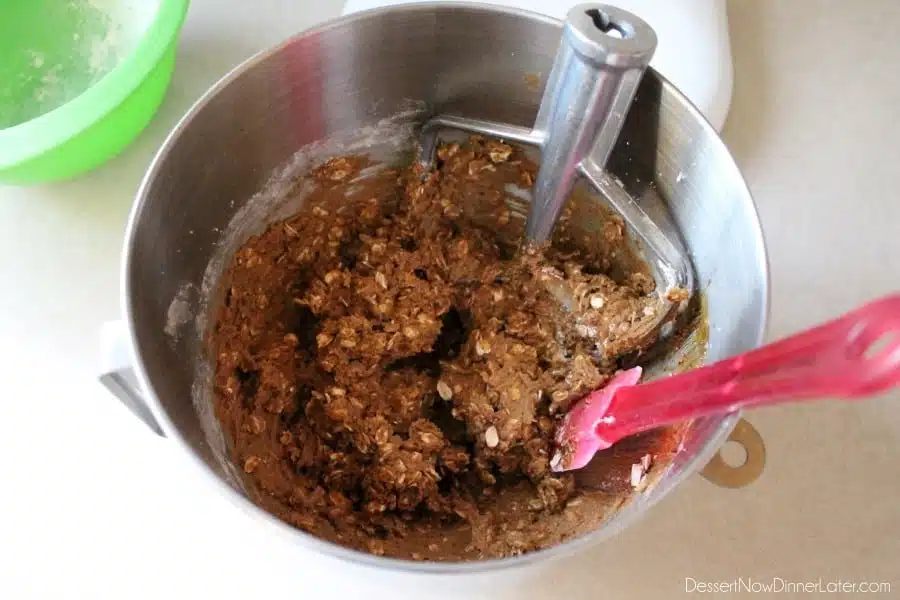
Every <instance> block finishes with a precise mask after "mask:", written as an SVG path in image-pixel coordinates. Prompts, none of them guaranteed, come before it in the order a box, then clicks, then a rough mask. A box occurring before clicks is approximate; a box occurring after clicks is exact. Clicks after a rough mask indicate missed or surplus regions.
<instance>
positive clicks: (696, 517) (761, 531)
mask: <svg viewBox="0 0 900 600" xmlns="http://www.w3.org/2000/svg"><path fill="white" fill-rule="evenodd" d="M300 4H301V3H299V2H296V1H295V0H265V1H259V2H241V1H239V0H230V1H228V2H226V1H225V0H195V1H194V2H193V3H192V6H191V11H190V14H189V17H188V21H187V24H186V26H185V29H184V32H183V37H182V41H181V46H180V49H179V56H178V65H177V69H176V74H175V79H174V81H173V84H172V88H171V90H170V93H169V95H168V97H167V99H166V101H165V103H164V105H163V107H162V109H161V112H160V113H159V115H158V116H157V118H156V120H155V121H154V122H153V123H152V124H151V126H150V128H149V129H148V130H147V131H146V132H145V133H144V134H143V135H142V136H141V137H140V139H139V140H138V141H137V142H136V143H135V144H134V145H133V146H131V147H130V148H129V149H128V150H127V151H126V152H125V153H124V154H123V155H122V156H120V157H119V158H117V159H115V160H114V161H112V162H111V163H109V164H108V165H106V166H104V167H103V168H101V169H99V170H98V171H96V172H94V173H92V174H90V175H88V176H86V177H83V178H81V179H79V180H76V181H72V182H68V183H63V184H55V185H49V186H42V187H34V188H12V187H2V186H0V257H2V258H0V282H2V283H0V286H2V287H0V360H2V363H3V365H2V379H3V383H4V384H5V385H4V387H3V390H4V394H3V398H2V401H0V402H2V404H0V457H2V458H3V462H4V468H3V493H2V495H0V539H2V540H3V543H2V547H3V549H4V558H3V560H2V561H0V598H10V599H18V598H91V599H99V598H115V599H117V600H118V599H122V598H129V599H135V600H136V599H140V598H193V597H197V598H213V597H215V598H222V599H225V598H249V597H254V598H266V597H271V598H274V597H276V596H277V597H281V596H284V594H285V593H287V594H291V597H300V596H307V597H323V596H326V595H327V597H336V598H344V597H347V598H350V597H353V598H356V597H361V595H362V593H363V590H366V587H367V586H365V585H364V583H363V576H362V575H361V574H360V573H359V572H357V571H355V570H352V569H349V568H348V567H346V566H344V565H341V564H337V563H333V562H330V561H326V560H324V559H321V558H317V557H314V556H311V555H298V554H296V553H294V554H288V553H287V552H286V551H285V550H284V548H283V547H281V546H280V545H279V543H274V545H272V546H264V545H263V541H264V533H262V532H260V531H258V530H256V529H255V528H254V527H253V526H252V523H251V522H250V521H249V520H248V519H246V518H245V517H244V516H243V515H242V514H241V513H239V512H237V510H236V509H234V508H233V507H232V506H231V505H229V504H227V503H226V501H224V500H222V499H221V498H219V497H217V496H215V495H213V494H211V493H209V491H208V489H207V488H206V487H205V486H201V485H200V484H198V483H195V482H194V480H193V477H192V472H191V471H190V469H189V468H188V467H187V466H185V465H182V464H181V463H180V462H179V460H178V458H179V457H178V456H177V455H176V453H175V448H174V447H172V446H171V445H170V444H168V443H167V441H166V440H164V439H162V438H157V437H155V436H153V435H152V434H151V433H150V432H149V431H148V430H147V429H146V428H145V427H144V426H143V425H142V424H141V423H139V422H138V421H137V420H136V419H134V418H133V417H132V416H131V414H130V413H128V412H127V411H126V410H125V409H124V408H123V407H122V406H120V405H119V404H118V403H117V401H116V400H115V399H114V398H112V397H111V396H110V395H109V394H107V393H106V392H105V390H103V389H102V388H101V387H100V386H99V384H97V383H96V382H94V381H93V375H94V372H95V357H96V343H95V340H96V332H97V329H98V327H99V325H100V324H101V323H102V322H104V321H107V320H110V319H115V318H117V316H118V312H119V309H118V287H119V284H118V260H119V259H118V255H119V250H120V247H121V242H122V233H123V226H124V223H125V219H126V216H127V213H128V210H129V207H130V204H131V200H132V196H133V193H134V191H135V189H136V187H137V185H138V182H139V180H140V178H141V176H142V174H143V171H144V169H145V168H146V166H147V164H148V162H149V160H150V158H151V156H152V155H153V153H154V151H155V149H156V148H157V147H158V145H159V144H160V142H161V141H162V139H163V137H164V136H165V135H166V132H167V131H168V130H169V129H170V127H171V126H172V125H173V124H174V123H175V121H176V120H177V119H178V118H179V117H180V115H182V114H183V113H184V112H185V110H187V108H188V107H189V105H190V104H191V103H192V102H193V101H194V100H195V99H196V98H197V97H199V96H200V94H201V93H202V92H203V91H204V90H205V89H206V88H207V87H208V86H209V85H210V84H212V83H213V82H214V81H215V80H216V79H217V78H218V77H219V76H221V75H222V74H224V73H225V72H227V71H228V70H229V69H230V68H231V67H232V66H234V65H235V64H237V63H238V62H240V61H241V60H242V59H244V58H246V57H248V56H249V55H251V54H252V53H254V52H255V51H257V50H260V49H262V48H264V47H267V46H270V45H271V44H273V43H275V42H277V41H280V40H282V39H284V38H285V37H287V36H289V35H290V34H292V33H294V32H296V31H299V30H301V29H303V28H305V27H307V26H308V25H310V24H312V23H313V22H315V21H317V20H321V19H323V18H326V17H328V16H331V15H334V14H337V13H338V12H339V10H338V8H337V7H335V8H322V7H321V5H324V4H325V3H323V2H320V3H317V2H312V1H309V2H304V3H303V8H300V6H299V5H300ZM335 4H337V3H335ZM317 5H318V8H312V7H314V6H317ZM864 6H865V10H862V7H861V6H859V5H857V4H855V3H849V2H844V3H840V2H836V1H826V0H819V1H813V0H803V1H798V2H786V1H783V0H766V1H760V0H740V1H732V2H730V4H729V9H730V22H731V34H732V43H733V54H734V61H735V88H734V100H733V105H732V111H731V114H730V117H729V122H728V125H727V127H726V131H725V138H726V140H727V142H728V144H729V145H730V147H731V148H732V150H733V152H734V154H735V156H736V158H737V160H738V162H739V164H740V165H741V167H742V169H743V170H744V173H745V175H746V177H747V180H748V182H749V183H750V186H751V188H752V190H753V192H754V195H755V198H756V201H757V203H758V206H759V210H760V214H761V217H762V221H763V226H764V230H765V234H766V239H767V242H768V247H769V251H770V255H771V267H772V299H773V307H772V322H771V334H772V335H773V336H776V337H777V336H781V335H784V334H787V333H790V332H792V331H795V330H798V329H800V328H802V327H805V326H809V325H812V324H814V323H815V322H816V321H819V320H823V319H826V318H829V317H832V316H836V315H837V314H838V313H841V312H843V311H845V310H848V309H850V308H853V307H854V306H855V305H857V304H859V303H861V302H863V301H865V300H867V299H870V298H873V297H875V296H878V295H880V294H884V293H887V292H891V291H895V290H897V289H900V269H898V268H897V267H896V266H891V262H893V260H895V259H896V257H897V256H900V234H898V232H900V225H898V223H900V194H898V192H897V190H896V185H895V177H896V173H897V170H898V167H897V157H896V152H895V151H894V150H895V148H896V147H897V140H898V139H900V118H898V114H897V111H898V107H900V80H898V79H897V77H896V67H897V65H898V64H900V44H897V43H896V35H895V32H896V31H897V29H898V27H900V3H897V2H894V1H893V0H881V1H875V0H870V1H869V2H866V3H865V5H864ZM750 420H751V421H752V422H753V423H754V424H755V425H756V426H757V427H758V429H759V430H760V432H761V433H762V435H763V437H764V439H765V442H766V446H767V449H768V464H767V466H766V469H765V472H764V473H763V475H762V477H761V478H760V479H759V480H758V481H757V482H755V483H754V484H752V485H751V486H749V487H747V488H744V489H740V490H732V491H727V490H723V489H719V488H716V487H714V486H712V485H710V484H709V483H707V482H706V481H704V480H703V479H702V478H700V477H695V478H692V479H691V480H689V481H688V482H687V483H686V484H685V485H683V486H682V487H681V488H680V489H679V490H677V491H676V492H674V493H673V494H672V496H670V497H669V498H668V499H667V500H666V501H664V502H662V503H661V504H660V505H659V506H658V507H657V508H655V509H654V510H653V511H651V513H650V514H649V515H648V516H647V518H645V519H644V520H643V521H641V522H640V523H639V524H637V525H635V526H634V527H632V528H631V529H629V530H627V531H626V532H624V533H623V534H622V535H620V536H619V537H617V538H616V539H615V541H613V542H611V543H608V544H606V545H605V546H602V547H600V548H597V549H595V550H594V551H592V552H590V553H587V554H584V555H582V556H580V557H578V558H577V559H575V560H573V561H571V562H569V563H566V564H565V565H554V566H552V567H549V568H547V569H545V570H542V571H540V572H537V573H535V578H534V579H532V580H530V581H528V582H525V583H523V584H522V585H520V586H518V587H510V586H505V585H499V584H491V585H488V584H484V585H482V587H481V588H480V589H475V590H474V591H471V590H470V593H467V594H466V597H467V598H473V599H474V598H492V599H494V600H500V599H502V598H518V599H520V600H524V599H529V598H549V597H560V598H571V599H573V600H580V599H582V598H584V599H588V598H591V599H592V600H596V599H599V598H601V597H610V598H619V597H622V598H624V597H628V598H648V599H649V598H671V597H675V596H676V595H678V594H682V593H684V590H685V579H686V578H693V579H694V580H697V581H712V580H733V579H736V578H738V577H744V578H748V577H753V578H757V580H759V581H766V582H769V581H771V580H772V578H773V577H780V578H783V579H784V580H792V581H817V580H818V579H820V578H821V579H822V580H824V581H830V580H838V579H841V580H844V581H848V582H858V581H887V582H891V583H892V585H893V589H892V593H891V594H885V595H884V596H885V597H896V596H895V595H896V594H900V567H898V565H900V507H898V502H897V498H898V497H900V478H898V476H897V474H898V467H897V465H898V463H900V395H898V394H897V393H893V394H890V395H887V396H885V397H882V398H879V399H875V400H872V401H868V402H864V403H855V404H839V403H827V404H818V405H810V406H792V407H785V408H772V409H766V410H764V411H761V412H757V413H754V414H752V415H751V416H750ZM407 583H409V581H407V580H403V581H393V580H384V581H381V583H380V584H379V585H378V586H377V587H375V588H370V589H368V590H367V591H366V597H368V598H382V597H383V598H388V597H390V598H402V597H408V596H410V595H411V592H406V591H402V590H406V589H407V588H406V587H405V585H406V584H407ZM456 587H457V584H456V583H455V582H444V583H441V584H437V585H436V584H435V583H433V582H431V583H430V584H428V585H427V588H426V591H419V592H418V593H416V594H415V597H417V598H444V597H455V596H457V595H458V594H457V593H456V591H457V590H456ZM731 596H733V597H738V598H740V597H744V596H745V595H744V594H739V593H735V594H731ZM751 596H753V594H747V595H746V597H748V598H749V597H751Z"/></svg>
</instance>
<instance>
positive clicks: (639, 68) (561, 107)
mask: <svg viewBox="0 0 900 600" xmlns="http://www.w3.org/2000/svg"><path fill="white" fill-rule="evenodd" d="M655 50H656V34H655V33H654V31H653V29H652V28H651V27H650V26H649V25H648V24H647V23H645V22H644V21H643V20H641V19H639V18H638V17H636V16H634V15H632V14H630V13H628V12H626V11H623V10H621V9H618V8H615V7H612V6H606V5H602V4H579V5H577V6H575V7H573V8H572V9H571V10H570V11H569V12H568V14H567V17H566V22H565V27H564V29H563V35H562V40H561V41H560V45H559V48H558V49H557V53H556V58H555V61H554V64H553V68H552V70H551V71H550V75H549V78H548V80H547V85H546V87H545V89H544V94H543V97H542V99H541V105H540V108H539V110H538V114H537V118H536V120H535V123H534V126H533V127H532V128H531V129H528V128H525V127H518V126H514V125H509V124H506V123H497V122H492V121H483V120H478V119H468V118H461V117H457V116H453V115H438V116H436V117H434V118H432V119H430V120H429V121H427V122H426V123H425V124H424V126H423V128H422V133H421V137H420V146H421V155H420V157H421V160H422V161H423V163H424V164H425V165H426V166H427V165H430V164H431V163H432V162H433V160H434V155H435V151H436V147H437V143H438V137H439V133H440V132H441V131H445V130H459V131H463V132H466V133H474V134H480V135H485V136H489V137H495V138H500V139H502V140H505V141H509V142H515V143H519V144H522V145H529V146H536V147H538V148H539V149H540V151H541V162H540V169H539V171H538V176H537V179H536V181H535V184H534V187H533V189H532V190H531V206H530V209H529V214H528V220H527V223H526V228H525V238H526V242H530V243H534V244H541V243H543V242H546V241H547V240H549V239H550V236H551V234H552V232H553V228H554V226H555V224H556V221H557V219H558V218H559V216H560V213H561V212H562V209H563V206H564V204H565V202H566V199H567V198H568V197H569V194H570V193H571V191H572V189H573V187H574V185H575V182H576V180H577V178H578V176H581V177H584V178H585V179H586V180H587V182H589V183H590V184H591V186H593V188H594V189H595V190H596V191H597V192H598V193H599V194H600V195H601V196H602V197H603V198H604V199H605V200H606V202H607V203H608V204H609V205H610V206H611V207H612V208H613V209H614V210H615V211H617V212H618V213H619V214H620V215H621V216H622V218H623V219H624V220H625V223H626V224H627V225H628V227H629V229H630V230H631V232H632V233H633V234H634V235H635V236H636V237H637V239H638V240H639V241H640V242H641V244H642V246H643V252H642V253H643V255H644V256H643V258H644V260H645V261H646V262H647V264H648V266H649V267H650V269H651V272H652V273H653V275H654V276H655V278H656V281H657V294H658V295H659V300H660V303H661V305H662V307H663V309H662V310H660V311H658V313H657V314H658V315H659V316H660V319H659V321H658V323H657V326H658V327H660V326H662V325H663V324H664V323H666V322H668V321H669V320H671V318H673V316H674V315H675V314H676V313H677V312H679V311H680V310H682V309H683V308H684V307H685V306H686V299H687V298H688V297H689V296H690V295H691V294H692V293H693V291H694V286H695V284H694V271H693V266H692V265H691V263H690V260H689V258H688V256H687V253H686V252H685V251H684V250H683V249H682V248H681V245H680V243H679V242H676V241H673V240H672V239H670V238H669V236H667V235H666V234H665V233H664V232H663V231H662V230H661V229H660V228H659V226H658V225H657V224H656V223H655V222H654V221H653V219H651V218H650V217H649V216H648V215H647V214H646V212H644V210H643V209H642V208H641V206H640V205H638V203H637V202H635V200H634V199H633V198H632V197H631V196H630V195H629V194H628V192H626V191H625V189H624V188H623V187H622V186H621V184H620V183H619V182H618V181H617V180H616V179H615V178H614V177H613V176H612V175H610V174H608V173H607V172H606V171H605V170H604V168H605V166H606V162H607V160H608V159H609V155H610V153H611V152H612V149H613V147H614V145H615V143H616V140H617V139H618V137H619V134H620V132H621V130H622V126H623V124H624V123H625V116H626V114H627V112H628V109H629V107H630V106H631V103H632V100H633V99H634V95H635V92H636V91H637V87H638V84H639V83H640V80H641V77H642V76H643V74H644V71H645V70H646V68H647V65H648V64H649V62H650V59H651V58H652V56H653V53H654V51H655ZM676 289H680V290H683V291H684V292H687V293H680V294H673V293H671V291H672V290H676ZM555 293H557V295H558V296H560V297H561V299H562V300H564V303H567V300H566V298H565V296H566V294H567V292H566V291H565V290H562V291H561V290H555Z"/></svg>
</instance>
